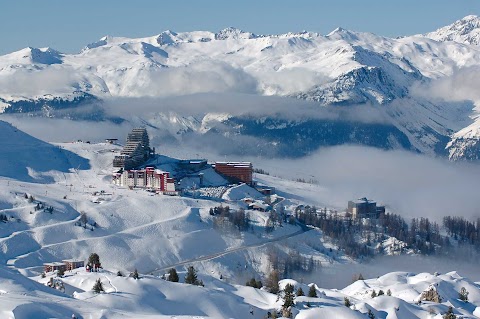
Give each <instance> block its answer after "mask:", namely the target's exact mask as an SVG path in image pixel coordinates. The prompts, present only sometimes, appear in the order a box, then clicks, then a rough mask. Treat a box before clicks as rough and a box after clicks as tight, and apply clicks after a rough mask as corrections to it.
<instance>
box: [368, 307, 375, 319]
mask: <svg viewBox="0 0 480 319" xmlns="http://www.w3.org/2000/svg"><path fill="white" fill-rule="evenodd" d="M368 318H369V319H375V314H374V313H373V312H372V310H371V309H368Z"/></svg>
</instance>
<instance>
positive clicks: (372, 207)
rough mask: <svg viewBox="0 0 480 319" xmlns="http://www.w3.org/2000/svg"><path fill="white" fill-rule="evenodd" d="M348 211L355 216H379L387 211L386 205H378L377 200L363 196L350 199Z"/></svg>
mask: <svg viewBox="0 0 480 319" xmlns="http://www.w3.org/2000/svg"><path fill="white" fill-rule="evenodd" d="M347 212H348V213H350V214H352V217H353V218H378V217H379V216H380V214H382V213H385V206H377V202H375V201H372V200H369V199H367V198H366V197H363V198H360V199H357V200H354V201H349V202H348V208H347Z"/></svg>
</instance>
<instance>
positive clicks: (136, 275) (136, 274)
mask: <svg viewBox="0 0 480 319" xmlns="http://www.w3.org/2000/svg"><path fill="white" fill-rule="evenodd" d="M132 278H133V279H140V275H139V274H138V270H137V268H135V270H134V271H133V274H132Z"/></svg>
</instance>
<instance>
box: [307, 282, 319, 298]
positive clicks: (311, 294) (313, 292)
mask: <svg viewBox="0 0 480 319" xmlns="http://www.w3.org/2000/svg"><path fill="white" fill-rule="evenodd" d="M308 296H309V297H311V298H317V297H318V296H317V289H315V285H311V286H310V289H308Z"/></svg>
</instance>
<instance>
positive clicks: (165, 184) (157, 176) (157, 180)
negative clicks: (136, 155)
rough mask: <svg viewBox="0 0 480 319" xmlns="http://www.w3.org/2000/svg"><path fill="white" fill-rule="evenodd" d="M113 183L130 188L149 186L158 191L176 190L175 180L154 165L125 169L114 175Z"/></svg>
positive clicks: (170, 191)
mask: <svg viewBox="0 0 480 319" xmlns="http://www.w3.org/2000/svg"><path fill="white" fill-rule="evenodd" d="M113 183H114V184H115V185H117V186H124V187H129V188H148V189H152V190H155V191H158V192H169V193H172V192H175V180H174V179H173V178H171V177H170V173H169V172H165V171H162V170H159V169H155V168H153V167H146V168H145V169H138V170H124V171H123V172H121V173H120V172H119V173H115V174H114V175H113Z"/></svg>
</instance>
